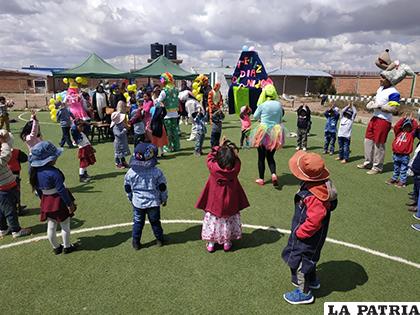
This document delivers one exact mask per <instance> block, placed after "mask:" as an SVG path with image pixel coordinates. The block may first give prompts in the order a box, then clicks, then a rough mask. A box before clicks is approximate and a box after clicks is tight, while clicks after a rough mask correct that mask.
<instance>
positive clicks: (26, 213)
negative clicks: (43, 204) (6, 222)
mask: <svg viewBox="0 0 420 315" xmlns="http://www.w3.org/2000/svg"><path fill="white" fill-rule="evenodd" d="M40 211H41V209H40V208H26V209H24V210H22V213H21V214H19V217H30V216H32V215H39V213H40Z"/></svg>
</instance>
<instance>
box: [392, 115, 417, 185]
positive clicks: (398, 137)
mask: <svg viewBox="0 0 420 315" xmlns="http://www.w3.org/2000/svg"><path fill="white" fill-rule="evenodd" d="M417 126H418V125H417V122H416V120H415V119H414V118H413V115H411V116H410V117H408V115H407V114H406V115H405V117H403V118H401V119H400V120H398V122H397V123H396V124H395V126H394V133H395V139H394V141H393V142H392V152H393V154H392V160H393V162H394V173H393V174H392V177H391V178H390V179H389V180H387V181H386V183H387V184H388V185H395V186H396V187H398V188H402V187H406V184H407V171H408V163H409V162H410V154H411V152H413V145H414V137H415V134H416V130H417Z"/></svg>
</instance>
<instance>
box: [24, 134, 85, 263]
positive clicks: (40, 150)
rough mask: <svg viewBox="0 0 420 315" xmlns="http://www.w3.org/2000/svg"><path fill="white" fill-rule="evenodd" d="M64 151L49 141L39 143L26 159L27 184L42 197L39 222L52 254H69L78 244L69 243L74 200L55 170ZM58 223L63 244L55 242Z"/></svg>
mask: <svg viewBox="0 0 420 315" xmlns="http://www.w3.org/2000/svg"><path fill="white" fill-rule="evenodd" d="M62 152H63V149H61V148H60V149H59V148H56V147H55V146H54V144H52V143H51V142H49V141H42V142H39V143H38V144H36V145H35V146H34V147H33V148H32V154H31V156H30V157H29V162H30V164H31V169H30V172H29V182H30V183H31V186H32V189H33V190H36V191H37V193H38V196H39V197H40V198H41V215H40V221H41V222H44V221H47V222H48V228H47V236H48V240H49V241H50V244H51V246H52V247H53V252H54V254H56V255H58V254H61V253H64V254H69V253H71V252H73V251H74V250H75V249H76V247H77V245H74V244H71V243H70V218H71V217H72V216H73V215H74V212H75V211H76V205H75V204H74V198H73V196H72V194H71V193H70V191H69V190H68V189H67V188H66V186H65V185H64V180H65V178H64V174H63V173H62V172H61V171H60V170H59V169H58V168H56V167H54V164H55V162H56V161H57V158H58V157H59V156H60V155H61V153H62ZM58 223H60V227H61V237H62V239H63V244H60V243H58V241H57V225H58Z"/></svg>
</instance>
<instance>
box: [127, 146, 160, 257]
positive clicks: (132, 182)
mask: <svg viewBox="0 0 420 315" xmlns="http://www.w3.org/2000/svg"><path fill="white" fill-rule="evenodd" d="M157 154H158V150H157V148H156V146H154V145H153V144H151V143H140V144H138V145H137V146H136V148H135V149H134V154H133V157H132V158H131V159H130V169H129V170H128V172H127V174H126V175H125V178H124V188H125V192H126V193H127V197H128V199H129V200H130V202H131V204H132V206H133V243H132V245H133V248H134V249H135V250H139V249H140V247H141V244H140V239H141V234H142V231H143V227H144V221H145V219H146V214H147V218H148V219H149V222H150V225H151V226H152V230H153V234H154V235H155V237H156V244H157V246H162V245H163V241H164V240H163V229H162V225H161V223H160V205H162V206H166V202H167V200H168V189H167V187H166V178H165V175H163V173H162V171H161V170H160V169H159V168H157V167H156V164H157Z"/></svg>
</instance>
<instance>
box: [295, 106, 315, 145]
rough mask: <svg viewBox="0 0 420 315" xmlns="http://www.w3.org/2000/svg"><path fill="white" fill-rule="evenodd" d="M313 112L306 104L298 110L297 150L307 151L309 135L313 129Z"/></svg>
mask: <svg viewBox="0 0 420 315" xmlns="http://www.w3.org/2000/svg"><path fill="white" fill-rule="evenodd" d="M311 124H312V122H311V110H310V109H309V107H308V106H306V105H305V104H302V105H301V106H299V108H298V109H297V147H296V150H303V151H306V149H307V145H308V134H309V130H310V129H311Z"/></svg>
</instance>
